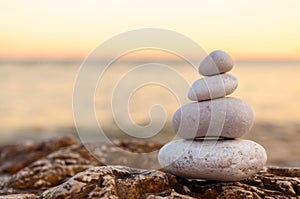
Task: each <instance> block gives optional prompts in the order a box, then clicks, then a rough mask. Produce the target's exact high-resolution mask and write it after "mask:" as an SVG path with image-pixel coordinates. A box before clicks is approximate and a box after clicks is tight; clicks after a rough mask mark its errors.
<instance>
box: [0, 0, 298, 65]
mask: <svg viewBox="0 0 300 199" xmlns="http://www.w3.org/2000/svg"><path fill="white" fill-rule="evenodd" d="M144 27H155V28H164V29H169V30H173V31H176V32H179V33H182V34H184V35H186V36H188V37H189V38H191V39H193V40H194V41H196V42H197V43H198V44H200V45H201V46H202V47H203V48H204V49H205V50H206V51H208V52H209V51H212V50H214V49H222V50H225V51H227V52H229V53H230V54H232V55H233V56H234V57H236V58H238V59H288V60H295V59H300V1H299V0H194V1H191V0H188V1H179V0H178V1H176V0H175V1H174V0H163V1H161V0H151V1H142V0H131V1H122V0H118V1H117V0H110V1H100V0H85V1H79V0H78V1H77V0H76V1H74V0H72V1H71V0H64V1H62V0H43V1H38V0H25V1H19V0H3V1H1V2H0V59H2V60H3V59H21V60H22V59H73V58H74V59H84V58H85V57H86V56H87V55H88V54H89V52H91V51H92V50H93V49H94V48H95V47H97V45H99V44H100V43H101V42H103V41H105V40H106V39H109V38H110V37H112V36H114V35H116V34H119V33H122V32H125V31H129V30H133V29H138V28H144Z"/></svg>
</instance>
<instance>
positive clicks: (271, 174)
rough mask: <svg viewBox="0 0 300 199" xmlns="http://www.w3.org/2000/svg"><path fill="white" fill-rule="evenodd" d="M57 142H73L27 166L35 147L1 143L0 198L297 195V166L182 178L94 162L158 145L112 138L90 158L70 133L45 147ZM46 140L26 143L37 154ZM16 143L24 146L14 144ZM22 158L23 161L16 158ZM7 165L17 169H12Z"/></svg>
mask: <svg viewBox="0 0 300 199" xmlns="http://www.w3.org/2000/svg"><path fill="white" fill-rule="evenodd" d="M62 140H69V141H70V140H73V141H72V142H68V143H73V144H66V145H64V147H63V146H62V145H60V146H62V147H57V148H56V149H55V150H52V151H51V150H49V151H51V152H48V155H43V157H41V158H37V159H36V160H34V161H33V162H32V163H31V164H28V163H26V164H24V160H25V159H27V155H28V154H32V155H31V156H33V154H34V151H35V150H31V152H30V153H29V152H28V151H26V150H24V153H22V150H17V149H13V147H12V145H10V146H3V147H1V148H0V155H1V158H2V159H1V162H0V164H1V165H3V164H6V165H11V166H6V170H5V172H4V171H2V175H1V176H0V199H2V198H6V199H9V198H29V199H31V198H147V199H153V198H157V199H158V198H184V199H189V198H300V168H278V167H265V168H264V169H263V170H261V171H260V172H259V173H257V174H256V175H254V176H252V177H250V178H248V179H246V180H243V181H237V182H215V181H199V180H187V179H184V178H180V177H176V176H174V175H171V174H169V173H167V172H165V171H164V170H145V169H134V168H131V167H125V166H103V163H102V162H101V161H99V158H100V159H101V155H102V156H103V157H102V159H105V158H108V156H106V155H105V154H106V152H108V151H115V149H116V148H119V147H122V148H124V149H127V148H128V150H129V151H135V152H146V151H153V150H157V149H158V148H160V147H161V145H160V144H158V143H151V144H149V143H148V144H146V143H143V142H137V141H134V142H132V141H128V140H125V141H122V140H118V141H115V142H114V143H115V145H107V146H105V145H104V144H101V145H99V146H98V147H97V146H96V145H94V147H95V149H97V150H98V151H99V153H98V154H99V156H100V157H97V159H95V158H94V157H92V156H91V155H90V154H89V153H88V151H87V150H86V149H85V148H84V147H83V146H82V145H80V144H78V143H76V142H75V139H73V138H70V137H65V138H63V139H62V138H58V139H53V140H51V142H52V144H51V145H52V146H55V143H56V142H60V143H61V141H62ZM49 142H50V141H49V140H48V141H45V142H41V143H33V142H32V144H31V145H32V147H33V148H35V147H36V151H35V152H36V153H38V152H39V151H40V150H41V148H39V147H37V146H41V145H47V144H46V143H49ZM42 143H43V144H42ZM24 145H26V143H24ZM51 145H49V146H51ZM56 146H57V145H56ZM104 146H105V147H104ZM145 146H146V147H145ZM7 147H8V148H7ZM18 147H25V146H23V145H22V144H18ZM9 148H10V149H11V150H9ZM25 148H26V147H25ZM42 148H43V147H42ZM52 149H53V148H52ZM13 150H15V151H13ZM8 152H10V155H9V156H6V158H5V156H4V155H3V154H7V153H8ZM13 153H16V154H15V155H14V154H13ZM45 153H46V152H45ZM22 156H23V160H22V158H20V157H22ZM14 157H15V158H14ZM36 157H37V156H36ZM110 158H111V157H110ZM115 158H116V159H115V160H114V163H120V164H121V163H122V162H123V161H124V160H123V159H120V160H118V158H119V157H115ZM120 158H121V155H120ZM13 162H14V163H13ZM148 163H149V162H148ZM150 163H151V161H150ZM14 164H20V165H14ZM145 164H146V163H145ZM16 166H18V167H16ZM12 168H18V169H16V170H14V171H13V169H12Z"/></svg>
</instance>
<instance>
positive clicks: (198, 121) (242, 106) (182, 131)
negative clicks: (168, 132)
mask: <svg viewBox="0 0 300 199" xmlns="http://www.w3.org/2000/svg"><path fill="white" fill-rule="evenodd" d="M253 121H254V116H253V112H252V109H251V107H250V106H249V105H248V104H247V103H246V102H244V101H243V100H241V99H238V98H233V97H225V98H218V99H214V100H209V101H202V102H194V103H189V104H186V105H184V106H182V107H180V108H179V109H178V110H177V111H176V112H175V114H174V116H173V122H172V126H173V129H174V131H175V132H176V133H177V135H178V136H180V137H182V138H185V139H193V138H195V137H205V136H206V137H224V138H238V137H241V136H242V135H244V134H245V133H247V132H249V131H250V129H251V128H252V125H253Z"/></svg>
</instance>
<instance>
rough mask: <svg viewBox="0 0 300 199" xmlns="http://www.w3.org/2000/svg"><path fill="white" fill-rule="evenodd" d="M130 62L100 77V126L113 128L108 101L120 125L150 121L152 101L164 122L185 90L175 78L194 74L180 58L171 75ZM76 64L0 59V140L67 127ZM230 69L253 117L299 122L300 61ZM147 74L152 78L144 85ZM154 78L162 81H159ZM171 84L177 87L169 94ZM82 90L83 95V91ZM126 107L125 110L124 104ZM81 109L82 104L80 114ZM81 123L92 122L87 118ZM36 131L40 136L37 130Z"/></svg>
mask: <svg viewBox="0 0 300 199" xmlns="http://www.w3.org/2000/svg"><path fill="white" fill-rule="evenodd" d="M133 65H135V66H137V64H136V63H126V64H122V65H120V64H114V65H112V66H111V67H110V68H109V69H108V70H107V71H106V72H105V74H104V76H103V77H102V78H101V79H100V81H99V85H98V88H97V90H96V92H95V109H96V115H97V117H98V119H99V120H100V121H99V122H100V124H101V126H102V127H105V128H110V127H111V128H114V127H112V126H111V124H112V122H113V114H112V111H111V110H112V108H111V106H113V107H114V109H115V110H114V115H115V116H116V117H117V118H119V119H124V121H125V124H126V122H132V121H133V122H134V123H136V124H138V125H145V124H147V123H149V122H150V121H151V119H150V117H149V114H150V113H149V109H150V107H151V106H153V105H155V104H161V105H162V106H163V107H164V110H165V115H166V116H164V114H161V113H162V112H160V111H155V110H157V109H153V112H151V114H153V118H152V122H156V121H157V120H160V121H162V120H165V119H166V122H167V123H166V125H170V121H171V118H172V114H173V113H174V112H175V111H176V109H177V108H178V107H179V106H180V103H179V101H178V99H177V98H176V97H178V96H179V97H180V96H182V95H183V96H185V93H187V87H186V86H183V85H182V81H181V80H185V81H186V82H187V83H189V84H192V83H193V81H194V80H196V79H197V78H199V75H198V74H197V72H196V71H195V70H194V69H193V68H191V67H190V66H189V67H187V66H185V65H184V64H182V63H173V64H171V63H170V64H168V66H169V67H170V68H171V69H174V70H176V71H179V72H178V74H180V75H181V77H178V75H174V74H175V73H174V70H171V69H170V68H169V69H170V70H168V69H167V68H161V69H160V68H159V67H151V66H150V67H149V66H147V67H148V68H147V69H146V67H144V68H142V69H141V70H133V67H132V66H133ZM79 67H80V63H31V64H29V63H27V64H25V63H1V64H0V134H1V135H0V137H2V142H3V141H4V140H5V139H6V138H8V137H10V138H11V137H13V136H14V135H17V134H14V133H15V132H18V131H24V132H30V131H31V130H32V131H37V130H38V131H39V132H43V131H45V132H46V131H51V130H55V129H65V128H73V127H74V120H73V113H72V92H73V87H74V83H75V80H76V75H77V72H78V70H79ZM130 69H132V70H130ZM231 73H232V74H233V75H235V76H236V77H237V78H238V80H239V86H238V89H237V90H236V92H235V93H234V94H232V96H234V97H239V98H242V99H244V100H245V101H246V102H247V103H248V104H250V105H251V106H252V108H253V110H254V113H255V121H256V122H262V123H263V122H267V123H275V124H278V123H280V124H289V123H293V124H299V123H300V63H296V62H293V63H271V62H269V63H263V62H241V63H237V64H236V66H235V67H234V70H233V71H232V72H231ZM180 78H181V80H180ZM151 79H153V82H154V83H150V84H149V83H148V84H146V83H147V81H148V82H149V81H151ZM179 80H180V81H179ZM159 81H162V82H160V84H159ZM144 83H145V84H144ZM118 84H120V85H118ZM88 85H89V84H86V85H85V84H84V83H83V85H82V88H85V87H86V89H89V88H88ZM124 88H125V90H124ZM126 88H128V90H126ZM174 88H177V89H179V90H180V91H177V93H173V94H172V89H174ZM114 89H115V90H114ZM115 92H116V93H115ZM117 92H121V93H122V92H123V94H118V93H117ZM178 92H179V93H178ZM128 93H129V94H130V95H128ZM82 95H85V92H84V91H83V92H82ZM122 96H130V97H129V99H127V98H128V97H127V98H126V97H125V98H123V97H122ZM111 99H113V102H112V100H111ZM185 102H188V101H187V100H186V101H184V103H185ZM111 104H113V105H111ZM126 106H127V107H128V109H126V108H124V107H126ZM118 107H120V108H118ZM85 108H86V107H85V105H84V104H83V105H82V107H81V109H82V111H83V113H82V114H83V115H84V110H85ZM127 113H129V115H130V118H128V114H127ZM83 118H84V117H83ZM83 120H84V119H83ZM83 123H85V124H86V125H91V126H93V125H94V124H89V121H83ZM37 136H42V133H41V134H39V135H37ZM24 137H26V135H24Z"/></svg>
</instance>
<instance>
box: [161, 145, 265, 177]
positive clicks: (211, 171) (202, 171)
mask: <svg viewBox="0 0 300 199" xmlns="http://www.w3.org/2000/svg"><path fill="white" fill-rule="evenodd" d="M158 161H159V163H160V165H161V166H162V167H163V168H164V169H165V170H166V171H168V172H170V173H172V174H174V175H177V176H180V177H184V178H193V179H206V180H218V181H238V180H244V179H246V178H248V177H250V176H252V175H254V174H255V173H257V172H258V171H259V170H261V169H262V168H263V166H264V165H265V163H266V161H267V154H266V151H265V149H264V148H263V147H262V146H261V145H259V144H257V143H256V142H253V141H250V140H241V139H233V140H226V139H223V140H213V139H210V140H207V139H206V140H204V139H203V140H176V141H172V142H169V143H168V144H166V145H165V146H163V147H162V148H161V149H160V151H159V154H158Z"/></svg>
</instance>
